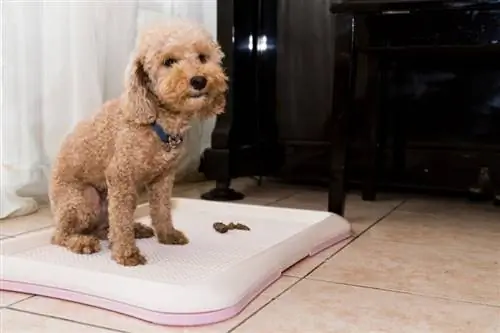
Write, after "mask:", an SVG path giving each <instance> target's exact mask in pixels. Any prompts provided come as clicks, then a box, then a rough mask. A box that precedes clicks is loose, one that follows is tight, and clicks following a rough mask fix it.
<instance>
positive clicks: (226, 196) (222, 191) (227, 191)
mask: <svg viewBox="0 0 500 333" xmlns="http://www.w3.org/2000/svg"><path fill="white" fill-rule="evenodd" d="M244 197H245V195H244V194H243V193H240V192H237V191H235V190H233V189H232V188H213V189H211V190H210V191H208V192H206V193H203V194H202V195H201V198H202V199H204V200H209V201H237V200H242V199H243V198H244Z"/></svg>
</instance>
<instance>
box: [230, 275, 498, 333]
mask: <svg viewBox="0 0 500 333" xmlns="http://www.w3.org/2000/svg"><path fill="white" fill-rule="evenodd" d="M234 332H235V333H244V332H249V333H255V332H263V333H267V332H279V333H304V332H321V333H330V332H331V333H339V332H341V333H423V332H425V333H471V332H481V333H498V332H500V309H499V308H494V307H487V306H483V305H473V304H467V303H460V302H454V301H446V300H441V299H433V298H425V297H421V296H414V295H408V294H401V293H395V292H388V291H381V290H374V289H368V288H359V287H353V286H345V285H337V284H333V283H327V282H320V281H311V280H303V281H301V282H299V283H298V284H296V285H295V286H294V287H293V288H291V289H289V290H288V291H287V292H286V293H284V294H283V295H282V296H281V297H279V298H278V299H276V300H275V301H273V302H272V303H271V304H269V305H268V306H266V307H265V308H264V309H262V310H261V311H260V312H259V313H258V314H257V315H255V316H254V317H252V318H250V319H249V320H248V321H246V322H245V323H243V324H242V325H241V326H240V327H239V328H237V329H236V330H235V331H234Z"/></svg>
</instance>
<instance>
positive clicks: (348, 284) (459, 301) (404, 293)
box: [307, 278, 500, 308]
mask: <svg viewBox="0 0 500 333" xmlns="http://www.w3.org/2000/svg"><path fill="white" fill-rule="evenodd" d="M307 280H308V281H317V282H325V283H331V284H337V285H342V286H347V287H355V288H362V289H370V290H377V291H383V292H390V293H396V294H403V295H410V296H417V297H424V298H430V299H439V300H443V301H451V302H458V303H464V304H471V305H482V306H486V307H491V308H500V305H495V304H487V303H479V302H474V301H466V300H460V299H456V298H450V297H444V296H433V295H425V294H420V293H415V292H410V291H404V290H393V289H386V288H380V287H370V286H365V285H361V284H354V283H347V282H336V281H328V280H323V279H317V278H308V279H307Z"/></svg>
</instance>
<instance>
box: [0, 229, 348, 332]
mask: <svg viewBox="0 0 500 333" xmlns="http://www.w3.org/2000/svg"><path fill="white" fill-rule="evenodd" d="M350 236H351V233H350V231H349V232H348V233H346V234H341V235H338V236H336V237H334V238H332V239H329V240H327V241H325V242H323V243H321V244H319V245H317V246H315V247H314V248H313V249H312V250H311V251H310V252H309V254H308V255H306V257H308V256H312V255H314V254H316V253H318V252H320V251H322V250H324V249H326V248H328V247H330V246H333V245H335V244H337V243H339V242H341V241H343V240H345V239H347V238H349V237H350ZM302 259H303V258H302ZM299 261H300V260H299ZM297 262H298V261H297ZM297 262H295V263H294V264H296V263H297ZM292 265H293V264H292ZM287 268H288V267H287ZM287 268H285V269H284V270H286V269H287ZM282 273H283V272H279V273H273V274H270V275H269V277H268V278H266V279H265V280H264V281H263V282H262V283H261V284H259V285H258V286H257V287H256V288H254V289H253V290H251V292H249V293H248V294H247V295H246V296H245V297H244V298H242V299H241V300H240V301H239V302H238V303H237V304H235V305H233V306H231V307H228V308H225V309H220V310H216V311H210V312H201V313H164V312H156V311H152V310H147V309H144V308H141V307H137V306H133V305H129V304H125V303H121V302H117V301H113V300H109V299H105V298H101V297H97V296H92V295H88V294H83V293H78V292H74V291H70V290H66V289H60V288H55V287H47V286H43V285H37V284H32V283H25V282H16V281H8V280H1V279H0V290H7V291H14V292H21V293H26V294H34V295H39V296H46V297H50V298H57V299H62V300H67V301H71V302H75V303H80V304H85V305H90V306H93V307H97V308H101V309H105V310H109V311H112V312H117V313H120V314H124V315H127V316H130V317H134V318H138V319H142V320H144V321H148V322H151V323H154V324H159V325H168V326H201V325H207V324H214V323H217V322H221V321H225V320H228V319H230V318H232V317H234V316H236V315H237V314H239V313H240V312H241V311H243V309H245V308H246V306H247V305H248V304H249V303H250V302H252V300H253V299H255V298H256V297H257V296H259V295H260V294H261V293H262V292H263V291H264V290H265V289H267V287H269V286H270V285H271V284H272V283H274V282H275V281H276V280H278V279H279V278H280V277H281V275H282Z"/></svg>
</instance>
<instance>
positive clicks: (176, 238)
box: [158, 229, 189, 245]
mask: <svg viewBox="0 0 500 333" xmlns="http://www.w3.org/2000/svg"><path fill="white" fill-rule="evenodd" d="M158 242H160V243H162V244H172V245H186V244H188V243H189V239H188V238H187V237H186V235H184V233H183V232H182V231H179V230H177V229H174V230H173V231H172V232H169V233H168V234H166V235H165V236H163V237H158Z"/></svg>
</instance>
